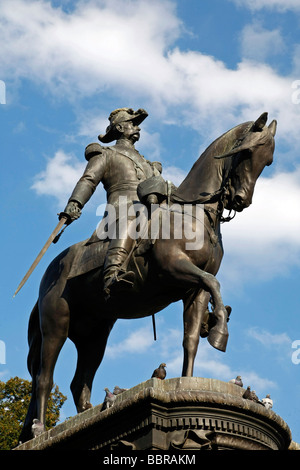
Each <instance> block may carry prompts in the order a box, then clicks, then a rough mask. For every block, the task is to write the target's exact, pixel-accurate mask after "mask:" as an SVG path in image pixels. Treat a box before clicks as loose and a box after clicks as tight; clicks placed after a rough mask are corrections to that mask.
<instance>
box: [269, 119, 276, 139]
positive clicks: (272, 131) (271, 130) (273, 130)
mask: <svg viewBox="0 0 300 470" xmlns="http://www.w3.org/2000/svg"><path fill="white" fill-rule="evenodd" d="M268 127H269V130H270V132H271V134H272V136H273V137H274V136H275V134H276V129H277V121H276V120H275V119H273V121H272V122H271V124H270V125H269V126H268Z"/></svg>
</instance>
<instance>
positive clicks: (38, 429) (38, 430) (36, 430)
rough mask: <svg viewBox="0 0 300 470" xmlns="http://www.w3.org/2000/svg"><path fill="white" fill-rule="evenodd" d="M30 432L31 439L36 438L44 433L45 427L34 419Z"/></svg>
mask: <svg viewBox="0 0 300 470" xmlns="http://www.w3.org/2000/svg"><path fill="white" fill-rule="evenodd" d="M31 431H32V435H33V437H38V436H40V435H41V434H42V433H43V432H44V431H45V426H44V425H43V423H41V422H40V421H39V420H38V419H34V420H33V425H32V426H31Z"/></svg>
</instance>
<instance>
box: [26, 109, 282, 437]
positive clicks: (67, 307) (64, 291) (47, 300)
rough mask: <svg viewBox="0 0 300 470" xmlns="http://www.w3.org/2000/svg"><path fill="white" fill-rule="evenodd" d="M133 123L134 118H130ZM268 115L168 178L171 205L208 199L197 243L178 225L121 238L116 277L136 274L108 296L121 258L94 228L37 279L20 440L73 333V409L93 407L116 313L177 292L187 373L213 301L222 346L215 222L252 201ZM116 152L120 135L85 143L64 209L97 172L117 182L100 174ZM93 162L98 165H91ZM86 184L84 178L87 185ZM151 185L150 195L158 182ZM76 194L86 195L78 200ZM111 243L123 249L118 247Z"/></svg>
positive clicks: (214, 331) (212, 325)
mask: <svg viewBox="0 0 300 470" xmlns="http://www.w3.org/2000/svg"><path fill="white" fill-rule="evenodd" d="M138 115H139V112H136V113H134V112H132V117H133V118H134V117H136V116H138ZM142 116H145V114H140V116H139V118H138V120H140V119H141V117H142ZM112 117H113V116H112ZM126 122H128V121H126ZM136 122H137V121H135V122H134V120H133V122H132V125H134V123H135V124H136ZM140 122H141V121H140ZM266 122H267V113H263V114H262V115H261V116H260V117H259V118H258V119H257V120H256V121H254V122H252V121H251V122H246V123H243V124H240V125H238V126H236V127H234V128H233V129H231V130H229V131H228V132H226V133H225V134H223V135H222V136H221V137H219V138H217V139H216V140H215V141H214V142H213V143H212V144H211V145H210V146H209V147H208V148H207V149H206V150H205V151H204V152H203V154H202V155H201V156H200V157H199V159H198V160H197V161H196V162H195V164H194V165H193V167H192V169H191V170H190V172H189V173H188V175H187V176H186V178H185V179H184V181H183V182H182V183H181V184H180V185H179V187H178V188H177V189H176V188H174V187H173V188H172V192H171V194H168V198H167V202H168V204H177V205H178V206H179V207H183V206H184V205H185V204H192V205H193V207H196V206H197V205H202V207H203V208H204V218H203V226H202V230H203V235H204V237H203V243H202V245H201V246H200V247H199V249H188V248H187V246H188V245H187V242H189V241H190V240H189V239H187V238H185V235H184V234H183V236H182V237H181V238H180V239H176V238H175V237H172V236H171V237H169V238H165V237H158V238H157V239H156V240H150V241H149V240H147V239H144V240H138V242H137V243H134V244H133V245H132V246H133V249H132V247H130V248H127V247H125V251H126V255H125V252H123V253H122V250H119V252H118V253H120V255H119V254H118V256H122V254H124V257H125V256H126V257H127V266H126V270H125V271H124V272H122V273H121V276H122V274H125V273H128V272H132V273H134V276H132V275H130V276H131V277H130V279H129V281H130V282H129V283H128V286H126V285H125V288H124V289H121V291H120V292H121V293H119V294H118V295H115V296H114V295H110V296H109V298H108V297H106V294H105V292H104V289H105V281H104V269H105V270H106V268H107V270H108V271H111V268H113V266H114V267H115V268H116V269H114V272H113V274H112V277H111V278H110V283H108V288H109V289H110V288H112V287H113V284H114V281H112V279H114V280H115V284H117V283H118V277H119V276H120V275H119V273H118V270H119V268H120V265H121V264H122V263H119V262H118V263H115V262H114V260H113V261H112V262H111V261H110V254H109V251H110V249H111V248H112V246H113V245H111V244H110V243H111V242H110V241H109V240H102V241H99V240H97V241H95V236H96V234H94V235H93V236H92V239H91V238H90V239H88V240H85V241H83V242H79V243H77V244H75V245H73V246H71V247H69V248H67V249H66V250H65V251H63V252H62V253H61V254H59V255H58V256H57V257H56V258H55V259H54V260H53V261H52V262H51V263H50V265H49V266H48V268H47V270H46V272H45V274H44V276H43V279H42V281H41V284H40V291H39V298H38V301H37V303H36V305H35V306H34V308H33V310H32V313H31V316H30V320H29V327H28V341H29V354H28V369H29V372H30V374H31V376H32V398H31V402H30V405H29V409H28V413H27V417H26V420H25V423H24V428H23V431H22V434H21V436H20V440H21V441H22V442H24V441H26V440H28V439H30V438H32V436H33V433H32V423H33V419H35V420H38V422H39V425H40V426H39V427H37V426H35V429H38V430H39V432H42V431H43V430H44V423H45V413H46V407H47V401H48V397H49V394H50V391H51V388H52V384H53V371H54V367H55V364H56V360H57V357H58V355H59V352H60V350H61V348H62V346H63V344H64V342H65V341H66V339H67V338H70V339H71V341H73V343H74V344H75V346H76V348H77V352H78V360H77V368H76V372H75V375H74V378H73V380H72V383H71V391H72V395H73V399H74V402H75V405H76V408H77V411H78V412H82V411H84V410H86V409H87V408H90V407H91V406H92V405H91V403H90V396H91V389H92V383H93V379H94V375H95V373H96V371H97V369H98V367H99V365H100V363H101V361H102V358H103V355H104V352H105V348H106V343H107V339H108V337H109V334H110V332H111V330H112V328H113V325H114V323H115V321H116V320H117V319H118V318H123V319H134V318H142V317H146V316H151V315H153V314H155V313H157V312H159V311H161V310H163V309H164V308H165V307H166V306H168V305H169V304H171V303H172V302H176V301H178V300H180V299H181V300H182V301H183V316H184V336H183V350H184V357H183V368H182V376H192V375H193V367H194V359H195V355H196V352H197V348H198V343H199V338H200V335H201V325H202V322H203V320H204V318H205V316H206V315H207V307H208V304H209V302H211V304H212V306H213V311H212V312H211V314H210V318H209V319H208V325H209V330H208V336H207V339H208V341H209V343H210V344H211V345H212V346H213V347H215V348H217V349H219V350H221V351H225V350H226V345H227V340H228V329H227V320H228V313H227V310H226V308H225V307H224V304H223V301H222V297H221V293H220V285H219V282H218V281H217V279H216V277H215V275H216V274H217V272H218V270H219V267H220V263H221V260H222V257H223V246H222V240H221V232H220V225H221V223H222V221H224V220H225V219H224V216H223V211H224V209H227V210H229V211H236V212H241V211H242V210H243V209H244V208H247V207H248V206H249V205H250V204H251V202H252V196H253V192H254V187H255V183H256V181H257V178H258V177H259V175H260V174H261V172H262V170H263V169H264V167H265V166H266V165H270V164H271V163H272V161H273V153H274V146H275V144H274V136H275V132H276V121H272V122H271V124H270V125H269V126H267V125H266ZM122 129H123V131H122ZM122 129H121V128H120V127H119V131H120V132H121V133H122V132H123V137H124V128H122ZM117 130H118V129H117ZM110 131H112V132H114V131H113V129H112V128H108V132H107V133H109V132H110ZM137 132H138V131H137ZM111 137H113V138H115V139H117V140H118V139H119V138H120V133H119V134H113V136H112V135H110V136H107V139H110V138H111ZM136 137H137V134H136ZM126 139H127V137H126ZM108 142H109V141H108ZM132 142H133V141H132ZM132 148H133V146H132ZM120 150H121V146H120ZM89 152H90V153H91V155H90V154H89ZM94 152H95V153H94ZM106 152H107V153H106ZM118 152H119V144H118V142H117V144H116V145H115V147H114V149H113V150H112V147H111V148H110V149H107V150H106V148H105V147H102V146H101V148H99V147H97V146H96V148H95V149H94V148H93V147H91V148H90V149H89V147H88V148H87V155H88V158H89V157H90V159H89V162H88V165H87V168H86V171H85V173H84V175H83V179H82V180H81V182H80V181H79V183H78V185H79V186H76V188H75V190H74V193H73V195H72V196H71V198H70V203H69V204H71V203H72V202H76V204H75V206H76V207H75V211H74V212H73V213H72V210H71V206H72V205H73V204H71V206H70V205H69V204H68V205H67V207H66V213H68V214H69V217H70V218H74V219H75V218H76V216H78V213H79V211H80V210H81V206H83V205H84V204H85V202H86V201H87V200H88V198H89V197H90V195H91V194H92V192H93V190H94V189H95V187H96V185H97V184H98V183H99V181H100V180H101V181H103V182H104V184H105V185H106V184H107V185H108V186H107V188H109V189H111V185H112V184H116V185H118V184H119V183H122V182H121V181H114V180H113V175H111V178H112V179H109V178H110V176H109V170H107V171H108V173H106V172H105V170H104V169H103V170H102V169H101V168H102V165H103V168H104V167H106V165H109V164H110V159H111V162H112V164H114V161H115V159H119V158H122V159H125V158H126V156H120V157H119V156H118V155H117V153H118ZM120 153H122V152H120ZM138 158H139V159H140V156H138ZM101 159H103V160H101ZM123 163H124V162H123ZM129 163H130V165H132V172H131V175H132V177H133V180H132V181H133V182H134V185H133V186H130V187H129V188H128V191H129V192H130V195H131V197H132V198H133V199H137V190H138V189H137V186H138V185H137V180H138V176H137V175H138V171H137V167H136V166H135V164H134V162H133V161H132V160H130V158H128V157H127V160H126V164H125V166H127V165H129ZM94 165H95V166H94ZM143 165H144V166H143V168H145V173H143V172H142V171H141V173H140V175H141V180H144V181H147V178H148V177H150V178H149V180H150V179H151V178H153V177H154V179H155V178H156V176H157V177H158V178H159V170H158V175H155V174H154V173H155V168H154V169H153V165H152V164H151V163H149V162H148V163H145V162H144V160H143ZM92 168H96V169H97V171H91V172H90V170H91V169H92ZM106 168H107V169H108V168H109V166H107V167H106ZM127 170H128V169H127V168H126V182H128V181H129V179H131V176H130V178H129V170H128V173H127ZM130 171H131V170H130ZM142 173H143V174H142ZM141 180H138V181H141ZM85 183H87V185H85ZM124 183H125V178H124ZM82 185H84V187H85V190H84V191H83V192H81V188H82V187H83V186H82ZM77 190H78V191H77ZM123 190H124V191H127V190H125V189H124V188H123V186H122V185H121V187H118V191H123ZM153 193H154V194H156V191H153ZM74 194H75V196H74ZM78 194H79V196H78ZM80 194H84V196H83V198H82V199H80V197H81V196H80ZM150 196H151V194H150ZM110 197H111V198H112V199H109V198H110ZM113 197H114V193H113V192H112V193H111V194H108V200H109V201H110V200H113ZM73 198H74V199H73ZM168 204H167V205H168ZM76 213H77V215H76ZM197 222H198V220H197V218H196V217H194V214H191V216H190V218H189V219H188V222H187V221H186V220H185V223H189V224H190V227H189V228H190V230H191V231H193V229H194V228H195V227H196V226H197ZM149 223H151V221H150V222H149ZM175 228H176V227H175V226H174V218H173V219H172V218H171V220H170V233H171V235H172V234H174V232H175ZM114 243H117V242H115V241H114ZM131 243H132V242H131ZM117 248H118V249H120V248H122V249H123V248H124V246H117ZM128 251H130V256H128ZM107 253H108V254H107ZM111 259H112V258H111ZM125 264H126V263H125ZM125 279H126V276H125ZM121 284H122V282H121ZM124 284H125V283H124ZM110 293H112V292H109V294H110ZM35 435H36V434H35Z"/></svg>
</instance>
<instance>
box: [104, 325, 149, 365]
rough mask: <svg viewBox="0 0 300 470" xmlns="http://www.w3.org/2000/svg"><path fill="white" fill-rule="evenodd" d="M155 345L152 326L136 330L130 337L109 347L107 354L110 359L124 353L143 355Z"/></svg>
mask: <svg viewBox="0 0 300 470" xmlns="http://www.w3.org/2000/svg"><path fill="white" fill-rule="evenodd" d="M152 344H153V333H152V330H151V327H150V326H143V327H141V328H139V329H136V330H134V331H133V332H132V333H131V334H130V335H129V336H127V337H126V338H125V339H123V340H122V341H120V342H119V343H115V344H112V345H108V346H107V349H106V354H107V356H108V357H111V358H112V357H118V356H120V355H123V354H124V353H129V354H137V353H138V354H142V353H144V352H146V351H148V350H149V348H150V346H151V345H152Z"/></svg>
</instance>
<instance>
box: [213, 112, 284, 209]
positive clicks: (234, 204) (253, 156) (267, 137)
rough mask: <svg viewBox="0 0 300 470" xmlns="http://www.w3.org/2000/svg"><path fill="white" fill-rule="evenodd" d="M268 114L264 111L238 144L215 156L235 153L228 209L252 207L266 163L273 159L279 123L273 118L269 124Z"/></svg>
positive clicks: (227, 192) (226, 198)
mask: <svg viewBox="0 0 300 470" xmlns="http://www.w3.org/2000/svg"><path fill="white" fill-rule="evenodd" d="M267 118H268V114H267V113H263V114H262V115H261V116H260V117H259V118H258V119H257V120H256V121H255V122H254V123H253V124H252V126H251V127H250V129H249V131H248V132H247V133H246V134H245V136H244V137H243V139H242V140H241V141H240V142H239V143H238V145H237V146H236V147H234V148H233V149H231V150H229V151H228V152H227V153H226V154H223V155H221V156H217V157H215V158H226V157H231V159H230V160H231V164H230V167H231V168H230V173H229V176H230V178H229V185H228V188H227V191H226V197H225V207H226V209H229V210H235V211H237V212H241V211H242V210H243V209H245V208H246V207H249V206H250V204H251V203H252V197H253V192H254V187H255V183H256V180H257V178H258V177H259V175H260V174H261V172H262V170H263V169H264V167H265V166H268V165H271V163H272V162H273V152H274V148H275V141H274V136H275V133H276V126H277V123H276V121H275V120H273V121H272V122H271V124H270V125H269V126H266V122H267ZM228 163H230V162H229V161H228ZM226 166H227V165H226Z"/></svg>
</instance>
